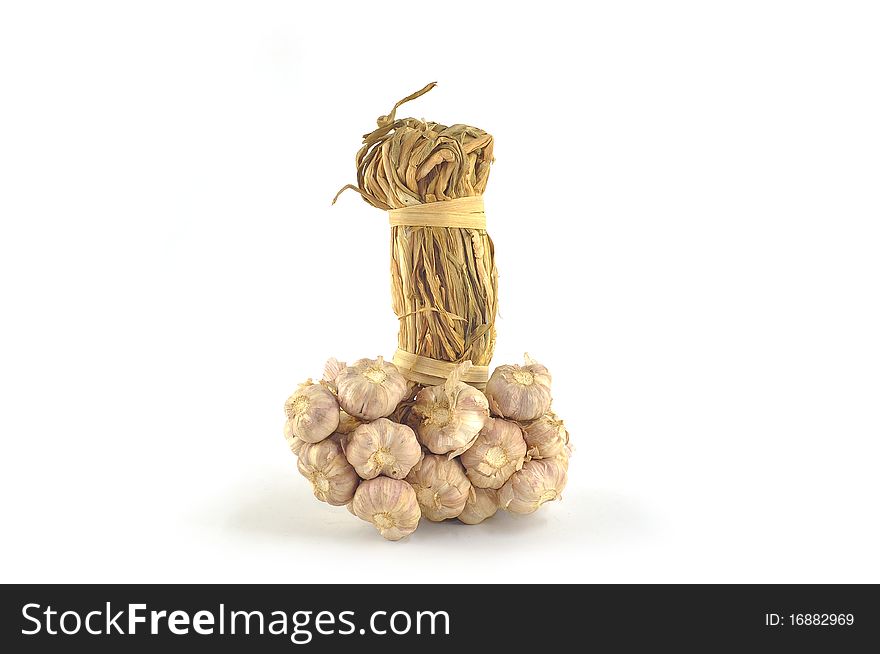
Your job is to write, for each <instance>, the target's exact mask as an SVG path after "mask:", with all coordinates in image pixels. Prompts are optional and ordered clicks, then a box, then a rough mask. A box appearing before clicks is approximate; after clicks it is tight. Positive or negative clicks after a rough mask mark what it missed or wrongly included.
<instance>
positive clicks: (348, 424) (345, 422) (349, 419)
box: [336, 409, 364, 434]
mask: <svg viewBox="0 0 880 654" xmlns="http://www.w3.org/2000/svg"><path fill="white" fill-rule="evenodd" d="M362 424H364V423H363V421H362V420H358V419H357V418H355V417H354V416H353V415H351V414H349V413H346V412H345V409H339V426H338V427H337V428H336V431H337V432H339V433H340V434H350V433H351V432H353V431H354V430H355V429H357V428H358V427H360V426H361V425H362Z"/></svg>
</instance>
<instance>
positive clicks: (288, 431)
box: [284, 420, 306, 456]
mask: <svg viewBox="0 0 880 654" xmlns="http://www.w3.org/2000/svg"><path fill="white" fill-rule="evenodd" d="M284 440H286V441H287V445H288V447H290V451H291V452H293V453H294V454H296V455H297V456H299V451H300V450H301V449H302V447H303V445H305V444H306V442H305V441H304V440H303V439H301V438H299V437H298V436H297V435H296V434H294V433H293V423H291V421H290V420H288V421H287V422H285V423H284Z"/></svg>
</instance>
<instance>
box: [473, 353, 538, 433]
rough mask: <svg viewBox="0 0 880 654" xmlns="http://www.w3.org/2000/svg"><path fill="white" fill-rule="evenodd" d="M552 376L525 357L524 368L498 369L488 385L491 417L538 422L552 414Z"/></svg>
mask: <svg viewBox="0 0 880 654" xmlns="http://www.w3.org/2000/svg"><path fill="white" fill-rule="evenodd" d="M550 381H551V377H550V372H549V371H548V370H547V368H545V367H544V366H542V365H541V364H540V363H537V362H536V361H535V360H534V359H532V358H531V357H530V356H529V355H528V353H526V355H525V365H523V366H517V365H504V366H498V367H497V368H495V370H494V371H493V372H492V376H491V377H489V381H488V383H487V384H486V397H487V398H488V400H489V407H490V408H491V409H492V413H493V414H494V415H496V416H499V417H501V418H510V419H511V420H523V421H524V420H535V419H536V418H540V417H541V416H542V415H544V414H545V413H547V411H549V410H550V400H551V397H550Z"/></svg>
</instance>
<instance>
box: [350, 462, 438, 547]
mask: <svg viewBox="0 0 880 654" xmlns="http://www.w3.org/2000/svg"><path fill="white" fill-rule="evenodd" d="M349 510H350V511H351V512H352V513H354V514H355V515H356V516H357V517H358V518H360V519H361V520H366V521H367V522H370V523H372V524H373V526H374V527H376V531H378V532H379V533H380V534H381V535H382V537H383V538H387V539H388V540H400V539H401V538H404V537H405V536H409V535H410V534H411V533H412V532H414V531H415V530H416V527H418V526H419V518H421V512H420V511H419V503H418V502H417V501H416V493H415V491H414V490H413V488H412V486H410V485H409V484H408V483H406V482H405V481H403V480H402V479H391V478H389V477H376V478H375V479H369V480H367V481H365V482H362V483H361V485H360V486H358V489H357V492H355V494H354V500H353V501H352V503H351V505H350V508H349Z"/></svg>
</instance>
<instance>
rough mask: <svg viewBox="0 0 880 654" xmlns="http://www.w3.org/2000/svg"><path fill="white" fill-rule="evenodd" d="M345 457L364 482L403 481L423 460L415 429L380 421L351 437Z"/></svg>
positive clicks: (384, 419) (383, 419) (358, 430)
mask: <svg viewBox="0 0 880 654" xmlns="http://www.w3.org/2000/svg"><path fill="white" fill-rule="evenodd" d="M345 456H346V458H347V459H348V462H349V463H351V465H352V466H354V469H355V470H356V471H357V473H358V474H359V475H360V476H361V477H362V478H363V479H373V478H374V477H378V476H379V475H385V476H386V477H393V478H394V479H402V478H403V477H406V476H407V475H408V474H409V471H410V470H412V467H413V466H414V465H415V464H417V463H418V462H419V461H420V460H421V458H422V448H421V446H420V445H419V442H418V441H417V440H416V435H415V433H413V430H412V429H410V428H409V427H407V426H406V425H399V424H397V423H396V422H391V421H390V420H388V419H387V418H379V419H378V420H375V421H374V422H370V423H366V424H363V425H361V426H359V427H358V428H357V429H355V430H354V431H353V432H351V434H349V437H348V440H347V442H346V444H345Z"/></svg>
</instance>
